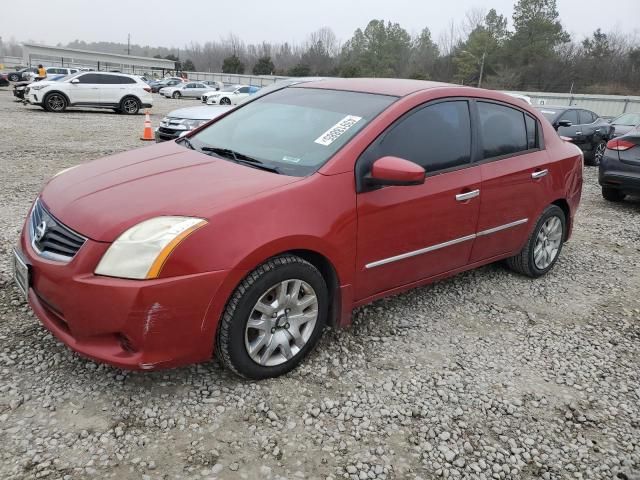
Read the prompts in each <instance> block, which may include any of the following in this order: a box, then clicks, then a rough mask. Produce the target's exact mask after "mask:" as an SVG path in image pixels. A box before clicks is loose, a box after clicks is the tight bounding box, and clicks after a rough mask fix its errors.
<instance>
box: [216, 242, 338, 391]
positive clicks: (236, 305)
mask: <svg viewBox="0 0 640 480" xmlns="http://www.w3.org/2000/svg"><path fill="white" fill-rule="evenodd" d="M328 310H329V308H328V290H327V284H326V282H325V280H324V278H323V277H322V274H321V273H320V272H319V271H318V269H317V268H316V267H314V266H313V265H312V264H310V263H309V262H307V261H305V260H303V259H302V258H300V257H297V256H294V255H282V256H279V257H275V258H272V259H270V260H268V261H267V262H265V263H263V264H262V265H261V266H259V267H258V268H256V269H255V270H254V271H253V272H251V273H250V274H249V275H248V276H247V277H245V279H244V280H243V281H242V283H241V284H240V285H239V286H238V287H237V288H236V290H235V292H234V293H233V295H232V296H231V299H230V300H229V302H228V304H227V307H226V309H225V312H224V314H223V315H222V318H221V320H220V324H219V326H218V333H217V336H216V353H217V356H218V358H219V359H220V361H221V363H222V364H223V365H224V366H225V367H226V368H228V369H230V370H231V371H233V372H234V373H236V374H238V375H240V376H242V377H245V378H250V379H254V380H258V379H263V378H269V377H277V376H279V375H282V374H284V373H287V372H289V371H290V370H292V369H293V368H295V367H296V366H297V365H298V364H299V363H300V362H301V361H302V359H303V358H304V357H305V356H306V355H307V354H308V353H309V352H310V351H311V349H313V347H314V346H315V344H316V342H317V341H318V339H319V337H320V335H321V333H322V329H323V327H324V326H325V324H326V321H327V320H326V319H327V314H328V313H327V312H328Z"/></svg>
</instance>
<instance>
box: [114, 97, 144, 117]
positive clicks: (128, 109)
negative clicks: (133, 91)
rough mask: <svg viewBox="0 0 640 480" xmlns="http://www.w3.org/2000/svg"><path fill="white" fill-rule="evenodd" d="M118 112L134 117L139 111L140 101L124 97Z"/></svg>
mask: <svg viewBox="0 0 640 480" xmlns="http://www.w3.org/2000/svg"><path fill="white" fill-rule="evenodd" d="M118 110H119V111H120V112H121V113H124V114H126V115H135V114H136V113H138V112H139V111H140V101H139V100H138V99H137V98H135V97H124V98H123V99H122V100H121V101H120V108H119V109H118Z"/></svg>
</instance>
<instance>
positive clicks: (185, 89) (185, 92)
mask: <svg viewBox="0 0 640 480" xmlns="http://www.w3.org/2000/svg"><path fill="white" fill-rule="evenodd" d="M215 90H216V87H215V86H212V85H207V84H206V83H203V82H189V83H184V84H182V85H176V86H175V87H166V88H163V89H162V92H161V93H162V94H163V95H164V96H165V97H167V98H180V97H187V98H200V97H201V96H202V95H203V94H204V93H207V92H211V91H215Z"/></svg>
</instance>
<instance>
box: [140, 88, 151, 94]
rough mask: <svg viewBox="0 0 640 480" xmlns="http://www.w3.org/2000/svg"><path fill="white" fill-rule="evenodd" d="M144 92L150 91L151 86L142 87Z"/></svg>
mask: <svg viewBox="0 0 640 480" xmlns="http://www.w3.org/2000/svg"><path fill="white" fill-rule="evenodd" d="M142 89H143V90H144V91H145V92H149V93H151V87H142Z"/></svg>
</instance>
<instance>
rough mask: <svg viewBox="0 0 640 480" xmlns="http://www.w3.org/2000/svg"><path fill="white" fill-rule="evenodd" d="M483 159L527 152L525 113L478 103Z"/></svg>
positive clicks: (492, 104)
mask: <svg viewBox="0 0 640 480" xmlns="http://www.w3.org/2000/svg"><path fill="white" fill-rule="evenodd" d="M477 105H478V114H479V116H480V139H481V142H482V158H483V159H487V158H494V157H501V156H503V155H509V154H513V153H518V152H522V151H525V150H527V149H528V148H529V147H528V136H527V129H526V126H525V120H524V117H525V115H524V113H522V112H521V111H520V110H516V109H515V108H511V107H507V106H505V105H498V104H496V103H487V102H478V104H477Z"/></svg>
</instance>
